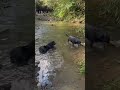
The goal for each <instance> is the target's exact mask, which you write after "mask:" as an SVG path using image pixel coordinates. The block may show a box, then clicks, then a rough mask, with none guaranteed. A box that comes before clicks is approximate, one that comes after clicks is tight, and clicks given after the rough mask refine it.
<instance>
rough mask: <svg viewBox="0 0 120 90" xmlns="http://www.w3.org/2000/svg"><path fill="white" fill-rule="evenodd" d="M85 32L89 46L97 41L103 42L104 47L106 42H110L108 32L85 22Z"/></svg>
mask: <svg viewBox="0 0 120 90" xmlns="http://www.w3.org/2000/svg"><path fill="white" fill-rule="evenodd" d="M85 34H86V35H85V37H86V38H87V39H88V40H89V41H90V46H91V47H93V44H94V43H97V42H100V43H103V45H104V47H105V44H106V43H107V44H111V43H110V36H109V34H108V33H107V32H105V31H103V30H102V29H101V28H96V27H93V26H91V25H87V24H86V32H85Z"/></svg>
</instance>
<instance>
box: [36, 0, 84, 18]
mask: <svg viewBox="0 0 120 90" xmlns="http://www.w3.org/2000/svg"><path fill="white" fill-rule="evenodd" d="M36 5H37V6H43V5H44V6H48V7H49V8H52V9H53V10H54V12H53V15H54V16H55V17H56V18H59V19H60V20H65V19H66V20H70V19H75V18H77V19H80V18H81V17H83V16H84V12H85V1H84V0H41V1H38V2H37V4H36Z"/></svg>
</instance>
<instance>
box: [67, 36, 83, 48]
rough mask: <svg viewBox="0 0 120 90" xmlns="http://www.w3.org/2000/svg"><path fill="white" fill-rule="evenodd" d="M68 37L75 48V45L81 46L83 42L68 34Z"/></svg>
mask: <svg viewBox="0 0 120 90" xmlns="http://www.w3.org/2000/svg"><path fill="white" fill-rule="evenodd" d="M66 36H68V42H71V43H72V45H73V46H74V44H77V45H78V46H80V45H81V41H80V39H79V38H77V37H74V36H69V35H68V34H66Z"/></svg>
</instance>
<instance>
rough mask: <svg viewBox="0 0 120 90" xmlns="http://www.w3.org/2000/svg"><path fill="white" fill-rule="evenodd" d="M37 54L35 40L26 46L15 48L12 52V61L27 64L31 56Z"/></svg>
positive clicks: (19, 64)
mask: <svg viewBox="0 0 120 90" xmlns="http://www.w3.org/2000/svg"><path fill="white" fill-rule="evenodd" d="M34 55H35V42H34V41H32V42H31V43H29V44H28V45H26V46H20V47H16V48H14V49H13V50H12V51H11V52H10V62H11V63H13V64H16V65H17V66H23V65H27V64H28V61H29V59H30V58H32V57H33V56H34Z"/></svg>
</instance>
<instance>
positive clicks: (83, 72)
mask: <svg viewBox="0 0 120 90" xmlns="http://www.w3.org/2000/svg"><path fill="white" fill-rule="evenodd" d="M79 65H80V74H81V75H85V62H84V61H83V62H80V63H79Z"/></svg>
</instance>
